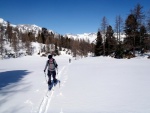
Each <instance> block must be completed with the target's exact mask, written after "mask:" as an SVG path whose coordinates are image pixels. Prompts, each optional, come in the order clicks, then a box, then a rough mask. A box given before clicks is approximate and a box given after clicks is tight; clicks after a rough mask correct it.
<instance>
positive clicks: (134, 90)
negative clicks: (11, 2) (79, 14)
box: [0, 55, 150, 113]
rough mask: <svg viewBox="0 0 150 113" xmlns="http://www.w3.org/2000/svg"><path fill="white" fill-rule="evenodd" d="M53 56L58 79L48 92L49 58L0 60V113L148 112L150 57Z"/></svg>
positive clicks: (149, 101)
mask: <svg viewBox="0 0 150 113" xmlns="http://www.w3.org/2000/svg"><path fill="white" fill-rule="evenodd" d="M54 58H55V59H56V61H57V63H58V75H57V78H58V79H59V80H60V81H61V82H60V87H59V84H57V85H56V86H55V87H54V90H52V91H50V92H48V93H47V88H48V86H47V83H46V79H47V77H46V78H45V75H44V72H43V69H44V67H45V64H46V61H47V58H45V57H39V56H36V55H34V56H27V57H22V58H17V59H7V60H0V113H149V112H150V107H149V106H150V88H149V86H150V82H149V81H150V76H149V73H150V70H149V67H150V60H149V59H146V58H144V57H143V58H141V57H137V58H133V59H113V58H110V57H88V58H84V59H78V60H73V59H72V62H71V63H69V56H67V55H61V56H57V57H54ZM8 78H9V79H8ZM47 95H48V96H47ZM8 108H9V109H8Z"/></svg>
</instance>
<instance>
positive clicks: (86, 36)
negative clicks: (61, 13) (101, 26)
mask: <svg viewBox="0 0 150 113" xmlns="http://www.w3.org/2000/svg"><path fill="white" fill-rule="evenodd" d="M66 36H67V37H68V38H74V39H84V40H89V41H90V43H92V42H93V41H95V39H96V37H97V33H83V34H76V35H74V34H66Z"/></svg>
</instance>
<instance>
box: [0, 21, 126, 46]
mask: <svg viewBox="0 0 150 113" xmlns="http://www.w3.org/2000/svg"><path fill="white" fill-rule="evenodd" d="M0 24H2V26H5V27H6V26H7V22H6V21H5V20H4V19H2V18H0ZM10 25H11V26H12V27H14V28H15V27H17V28H18V29H19V30H20V31H21V32H25V31H28V32H29V31H32V32H33V33H34V34H35V36H37V34H38V32H39V31H41V30H42V27H39V26H37V25H30V24H19V25H14V24H10ZM48 31H49V32H52V33H53V34H54V35H55V37H57V36H58V35H60V34H58V33H55V32H54V31H52V30H48ZM65 36H67V37H68V38H74V39H84V40H87V39H88V40H89V41H90V43H92V42H95V40H96V38H97V33H83V34H66V35H65ZM114 36H115V37H116V33H114ZM124 37H125V34H123V33H122V34H121V40H123V39H124Z"/></svg>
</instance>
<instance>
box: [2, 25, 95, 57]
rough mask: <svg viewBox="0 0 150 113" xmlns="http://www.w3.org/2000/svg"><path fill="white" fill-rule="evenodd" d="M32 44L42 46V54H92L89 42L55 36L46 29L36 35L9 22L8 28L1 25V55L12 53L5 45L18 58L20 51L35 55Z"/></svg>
mask: <svg viewBox="0 0 150 113" xmlns="http://www.w3.org/2000/svg"><path fill="white" fill-rule="evenodd" d="M32 42H38V43H39V44H40V51H39V54H40V53H45V54H53V55H59V54H60V52H59V51H66V50H67V51H66V52H67V53H68V54H72V55H73V56H74V57H76V56H77V55H79V56H87V55H88V53H89V52H92V45H91V44H90V42H89V40H88V39H87V40H85V39H74V38H68V37H67V36H62V35H60V34H55V33H53V32H50V31H49V30H47V29H46V28H42V30H39V31H38V34H37V35H36V34H35V32H34V31H25V32H22V31H21V30H19V28H17V27H12V26H11V25H10V22H7V26H2V25H0V55H1V56H5V55H10V54H11V53H10V52H9V51H8V50H7V48H5V45H7V44H8V45H10V47H11V48H12V49H13V51H14V52H15V56H14V57H17V56H19V54H20V52H19V51H20V50H25V51H26V54H27V55H32V54H33V53H34V51H33V50H34V48H33V46H32Z"/></svg>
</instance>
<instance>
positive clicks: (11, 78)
mask: <svg viewBox="0 0 150 113" xmlns="http://www.w3.org/2000/svg"><path fill="white" fill-rule="evenodd" d="M28 73H29V72H28V71H27V70H13V71H6V72H0V90H2V88H3V87H5V86H7V85H9V84H11V83H16V82H19V81H20V80H21V79H22V78H23V77H24V76H25V75H27V74H28Z"/></svg>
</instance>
